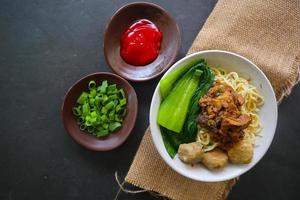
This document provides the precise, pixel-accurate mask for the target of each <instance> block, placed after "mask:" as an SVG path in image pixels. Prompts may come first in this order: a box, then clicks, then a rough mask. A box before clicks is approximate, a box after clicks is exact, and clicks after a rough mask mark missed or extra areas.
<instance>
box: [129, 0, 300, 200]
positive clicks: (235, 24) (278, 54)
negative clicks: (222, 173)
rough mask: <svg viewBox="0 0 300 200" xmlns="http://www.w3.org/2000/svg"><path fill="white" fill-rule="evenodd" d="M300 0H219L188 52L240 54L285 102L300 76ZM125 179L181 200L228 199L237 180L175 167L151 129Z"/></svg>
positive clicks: (147, 132) (144, 138) (146, 134)
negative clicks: (200, 178) (186, 173)
mask: <svg viewBox="0 0 300 200" xmlns="http://www.w3.org/2000/svg"><path fill="white" fill-rule="evenodd" d="M299 10H300V2H299V1H297V0H294V1H292V0H288V1H285V0H277V1H276V0H275V1H270V0H241V1H236V0H219V2H218V3H217V5H216V6H215V8H214V10H213V12H212V13H211V15H210V16H209V18H208V19H207V21H206V23H205V25H204V26H203V28H202V30H201V31H200V33H199V34H198V36H197V37H196V39H195V41H194V43H193V45H192V47H191V48H190V50H189V52H188V53H193V52H197V51H199V50H205V49H223V50H228V51H232V52H236V53H238V54H241V55H243V56H245V57H246V58H249V59H250V60H252V61H253V62H254V63H255V64H256V65H257V66H259V67H260V68H261V69H262V70H263V72H264V73H265V74H266V75H267V77H268V78H269V80H270V81H271V83H272V86H273V88H274V91H275V93H276V97H277V100H278V101H280V100H281V99H282V98H283V97H284V96H286V95H288V94H289V93H290V91H291V89H292V87H293V86H294V85H295V84H296V83H297V81H298V79H299V60H300V56H299V55H300V12H299ZM125 181H126V182H128V183H131V184H133V185H135V186H138V187H140V188H143V189H146V190H149V191H154V192H157V193H159V194H161V195H163V196H165V197H168V198H170V199H175V200H196V199H198V200H221V199H225V198H226V196H227V194H228V192H229V191H230V188H231V187H232V186H233V185H234V184H235V182H236V180H230V181H224V182H218V183H202V182H196V181H193V180H190V179H187V178H185V177H183V176H181V175H179V174H177V173H176V172H174V171H173V170H172V169H171V168H169V167H168V166H167V165H166V164H165V162H164V161H163V160H162V159H161V157H160V156H159V154H158V152H157V151H156V149H155V147H154V145H153V143H152V140H151V136H150V131H149V130H147V131H146V132H145V136H144V137H143V140H142V142H141V145H140V147H139V149H138V152H137V154H136V155H135V158H134V160H133V163H132V165H131V167H130V169H129V172H128V174H127V176H126V178H125Z"/></svg>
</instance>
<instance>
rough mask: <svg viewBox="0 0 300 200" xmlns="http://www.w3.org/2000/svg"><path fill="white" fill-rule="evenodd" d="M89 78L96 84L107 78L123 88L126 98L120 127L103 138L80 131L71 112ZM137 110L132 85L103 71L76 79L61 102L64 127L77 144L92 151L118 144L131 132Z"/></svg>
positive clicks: (106, 149) (102, 149) (110, 147)
mask: <svg viewBox="0 0 300 200" xmlns="http://www.w3.org/2000/svg"><path fill="white" fill-rule="evenodd" d="M90 80H95V81H96V83H97V84H99V82H102V80H108V82H109V83H110V84H112V83H115V84H116V85H117V87H118V88H123V90H124V92H125V94H126V98H127V106H126V109H127V115H126V116H125V118H124V121H123V126H122V128H121V129H120V130H119V131H117V132H115V133H111V134H110V135H109V136H107V137H105V138H103V139H99V138H97V137H94V136H92V135H89V134H88V133H86V132H83V131H81V130H80V129H79V126H78V124H77V122H76V118H75V116H74V115H73V113H72V107H73V106H75V105H76V100H77V98H78V97H79V96H80V94H81V93H82V92H83V91H86V90H87V87H88V83H89V81H90ZM137 112H138V101H137V96H136V93H135V91H134V89H133V87H132V86H131V85H130V84H129V83H128V82H127V81H126V80H125V79H123V78H121V77H120V76H118V75H115V74H112V73H105V72H99V73H94V74H90V75H87V76H85V77H84V78H82V79H80V80H79V81H77V82H76V83H75V84H74V85H73V86H72V87H71V88H70V89H69V90H68V92H67V94H66V95H65V98H64V102H63V104H62V119H63V124H64V127H65V129H66V130H67V131H68V133H69V134H70V136H71V137H72V138H73V139H74V140H75V141H76V142H77V143H78V144H80V145H82V146H84V147H86V148H87V149H90V150H94V151H108V150H111V149H114V148H116V147H118V146H120V145H121V144H122V143H123V142H124V141H125V140H126V138H127V137H128V136H129V134H130V133H131V131H132V129H133V127H134V124H135V121H136V116H137Z"/></svg>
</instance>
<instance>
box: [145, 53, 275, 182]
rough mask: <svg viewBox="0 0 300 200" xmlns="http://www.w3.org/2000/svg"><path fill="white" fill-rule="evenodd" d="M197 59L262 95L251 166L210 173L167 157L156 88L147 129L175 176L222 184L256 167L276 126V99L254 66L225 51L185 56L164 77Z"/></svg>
mask: <svg viewBox="0 0 300 200" xmlns="http://www.w3.org/2000/svg"><path fill="white" fill-rule="evenodd" d="M200 58H203V59H205V60H206V61H207V62H208V65H209V66H212V67H220V68H223V69H224V70H226V71H228V72H230V71H234V72H237V73H238V74H239V75H240V76H242V77H244V78H246V79H249V80H250V83H251V84H253V85H254V86H255V87H256V88H258V90H259V92H260V94H262V96H263V97H264V99H265V103H264V105H263V106H262V107H261V110H260V112H259V113H258V114H259V116H260V119H261V124H262V126H263V127H262V131H261V132H260V135H261V137H258V138H257V141H256V144H255V146H254V155H253V159H252V161H251V163H249V164H244V165H236V164H234V165H233V164H229V165H228V166H226V167H225V168H224V169H222V170H217V171H210V170H208V169H207V168H205V167H204V166H203V165H201V164H196V165H194V166H191V165H188V164H185V163H183V162H182V161H181V160H180V159H179V158H178V155H176V156H175V158H174V159H172V158H171V157H170V156H169V155H168V153H167V151H166V149H165V147H164V143H163V140H162V136H161V133H160V129H159V126H158V124H157V114H158V110H159V106H160V103H161V96H160V92H159V85H157V87H156V89H155V92H154V94H153V97H152V102H151V108H150V129H151V134H152V139H153V142H154V144H155V147H156V149H157V151H158V152H159V154H160V156H161V157H162V158H163V160H164V161H165V162H166V163H167V164H168V165H169V166H170V167H171V168H172V169H174V170H175V171H177V172H178V173H179V174H182V175H183V176H186V177H188V178H191V179H194V180H197V181H204V182H217V181H225V180H229V179H232V178H235V177H238V176H239V175H241V174H243V173H245V172H247V171H248V170H250V169H251V168H252V167H254V166H255V165H256V164H257V162H258V161H259V160H261V158H262V157H263V156H264V155H265V153H266V152H267V150H268V148H269V147H270V144H271V142H272V139H273V136H274V133H275V129H276V124H277V103H276V98H275V94H274V91H273V89H272V86H271V84H270V82H269V80H268V79H267V77H266V76H265V75H264V73H263V72H262V71H261V70H260V69H259V68H258V67H257V66H256V65H255V64H254V63H252V62H251V61H249V60H248V59H246V58H244V57H243V56H240V55H238V54H235V53H231V52H226V51H220V50H208V51H201V52H198V53H194V54H192V55H189V56H187V57H185V58H183V59H181V60H179V61H178V62H177V63H175V64H174V65H173V66H172V67H171V68H170V69H169V70H168V71H167V72H166V73H165V75H164V77H165V76H166V75H168V74H169V73H170V72H171V71H172V70H174V69H176V68H177V67H179V66H181V65H184V64H186V63H190V62H191V61H193V60H198V59H200ZM164 77H162V78H164ZM170 117H171V116H170Z"/></svg>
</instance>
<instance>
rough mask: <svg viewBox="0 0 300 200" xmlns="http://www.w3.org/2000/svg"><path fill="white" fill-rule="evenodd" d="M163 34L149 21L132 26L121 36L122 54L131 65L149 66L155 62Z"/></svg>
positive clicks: (139, 21)
mask: <svg viewBox="0 0 300 200" xmlns="http://www.w3.org/2000/svg"><path fill="white" fill-rule="evenodd" d="M161 41H162V32H160V30H159V29H158V28H157V27H156V26H155V24H153V23H152V22H151V21H149V20H147V19H141V20H138V21H136V22H134V23H133V24H131V25H130V26H129V27H128V29H127V30H126V31H125V32H124V33H123V34H122V36H121V49H120V54H121V57H122V58H123V60H124V61H125V62H126V63H128V64H130V65H135V66H138V65H142V66H143V65H147V64H149V63H151V62H153V61H154V60H155V59H156V58H157V56H158V54H159V50H160V47H161Z"/></svg>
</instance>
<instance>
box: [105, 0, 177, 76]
mask: <svg viewBox="0 0 300 200" xmlns="http://www.w3.org/2000/svg"><path fill="white" fill-rule="evenodd" d="M139 19H148V20H150V21H152V22H153V23H154V24H155V25H156V26H157V27H158V28H159V29H160V31H161V32H162V33H163V39H162V45H161V49H160V54H159V56H158V57H157V58H156V60H154V61H153V62H152V63H150V64H148V65H145V66H133V65H130V64H127V63H126V62H125V61H124V60H123V59H122V57H121V56H120V40H121V35H122V33H123V32H124V31H125V30H126V29H127V28H128V26H129V25H130V24H131V23H133V22H134V21H136V20H139ZM180 43H181V39H180V31H179V28H178V26H177V24H176V21H175V20H174V19H173V17H171V15H170V14H168V13H167V11H166V10H164V9H163V8H161V7H160V6H158V5H155V4H153V3H146V2H138V3H131V4H127V5H125V6H123V7H122V8H120V9H119V10H117V11H116V13H115V14H114V15H113V16H112V18H111V20H110V22H109V24H108V25H107V27H106V30H105V34H104V55H105V59H106V61H107V63H108V65H109V66H110V67H111V68H112V70H113V71H114V72H116V73H117V74H119V75H120V76H122V77H124V78H126V79H128V80H132V81H146V80H150V79H153V78H155V77H156V76H158V75H160V74H161V73H163V72H164V71H166V70H167V69H168V68H169V67H170V66H171V65H172V64H173V62H174V61H175V59H176V57H177V55H178V52H179V48H180Z"/></svg>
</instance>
